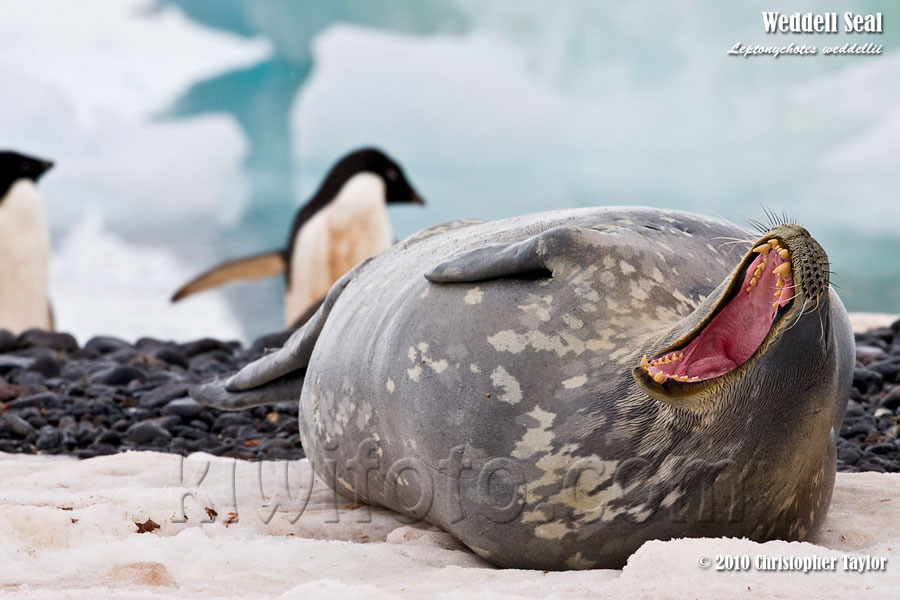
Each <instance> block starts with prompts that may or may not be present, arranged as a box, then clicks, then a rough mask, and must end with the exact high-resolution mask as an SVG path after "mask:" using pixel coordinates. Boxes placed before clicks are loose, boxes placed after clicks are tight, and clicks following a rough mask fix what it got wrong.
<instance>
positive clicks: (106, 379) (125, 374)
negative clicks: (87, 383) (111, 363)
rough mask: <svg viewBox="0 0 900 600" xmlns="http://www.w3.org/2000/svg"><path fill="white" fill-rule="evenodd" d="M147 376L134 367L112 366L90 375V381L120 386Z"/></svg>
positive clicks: (141, 379)
mask: <svg viewBox="0 0 900 600" xmlns="http://www.w3.org/2000/svg"><path fill="white" fill-rule="evenodd" d="M146 378H147V376H146V375H144V373H143V372H141V371H139V370H138V369H136V368H134V367H113V368H111V369H104V370H103V371H100V372H99V373H95V374H94V375H93V376H91V382H92V383H95V382H96V383H102V384H106V385H110V386H121V385H126V384H128V383H131V382H132V381H143V380H144V379H146Z"/></svg>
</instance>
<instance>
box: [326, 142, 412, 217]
mask: <svg viewBox="0 0 900 600" xmlns="http://www.w3.org/2000/svg"><path fill="white" fill-rule="evenodd" d="M360 173H373V174H375V175H377V176H379V177H381V179H382V180H383V181H384V185H385V196H386V200H387V201H388V202H389V203H412V204H425V201H424V200H423V199H422V197H421V196H420V195H419V194H418V192H416V190H415V189H413V187H412V185H411V184H410V183H409V181H408V180H407V179H406V175H405V174H404V173H403V169H402V168H401V167H400V165H398V164H397V163H396V162H395V161H394V160H393V159H392V158H391V157H390V156H388V155H387V154H385V153H384V152H382V151H381V150H379V149H377V148H362V149H360V150H356V151H354V152H351V153H350V154H347V155H346V156H344V157H343V158H342V159H341V160H339V161H338V162H337V164H336V165H334V167H332V168H331V171H330V172H329V173H328V176H327V177H326V178H325V183H324V184H323V185H322V190H321V192H320V193H322V192H324V195H326V196H331V197H333V196H334V195H336V194H337V191H338V190H339V189H340V188H341V186H343V185H344V184H345V183H347V181H348V180H349V179H350V178H351V177H353V176H354V175H358V174H360ZM326 189H327V191H326Z"/></svg>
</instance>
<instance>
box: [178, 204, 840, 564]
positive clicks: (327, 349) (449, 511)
mask: <svg viewBox="0 0 900 600" xmlns="http://www.w3.org/2000/svg"><path fill="white" fill-rule="evenodd" d="M760 230H761V233H762V235H759V236H757V235H753V234H750V233H748V232H747V231H745V230H743V229H741V228H739V227H737V226H735V225H731V224H729V223H727V222H724V221H720V220H716V219H711V218H707V217H703V216H699V215H694V214H689V213H685V212H677V211H668V210H666V211H663V210H657V209H650V208H633V207H610V208H590V209H579V210H565V211H555V212H548V213H542V214H536V215H528V216H522V217H517V218H511V219H506V220H502V221H496V222H490V223H480V222H472V221H461V222H453V223H448V224H445V225H441V226H438V227H434V228H432V229H427V230H425V231H422V232H420V233H418V234H416V235H413V236H412V237H410V238H407V239H406V240H404V241H402V242H400V243H399V244H397V245H396V246H394V247H392V248H391V249H389V250H387V251H386V252H384V253H382V254H380V255H378V256H376V257H374V258H372V259H370V260H368V261H367V262H364V263H362V264H360V265H359V266H358V267H356V268H355V269H354V270H353V271H351V272H349V273H348V274H347V275H346V276H344V277H343V278H342V279H341V280H339V281H338V282H337V283H336V284H335V286H334V287H333V288H332V289H331V291H330V292H329V293H328V295H327V297H326V299H325V301H324V303H323V304H322V306H321V307H320V308H319V310H318V312H317V313H316V314H315V315H313V317H312V318H311V319H310V320H309V322H307V323H306V325H304V327H303V328H301V329H299V330H298V331H297V332H296V333H295V334H294V335H293V336H292V337H291V338H290V339H289V340H288V341H287V343H286V344H285V346H284V347H283V348H281V349H280V350H278V351H276V352H273V353H272V354H269V355H267V356H265V357H263V358H261V359H259V360H258V361H256V362H254V363H251V364H249V365H248V366H246V367H245V368H244V369H242V370H241V371H240V372H238V373H237V374H236V375H233V376H232V377H230V378H228V379H225V380H220V381H214V382H211V383H208V384H204V385H201V386H199V387H197V388H195V389H194V390H192V394H193V395H194V396H195V397H196V398H197V399H198V400H200V401H202V402H205V403H207V404H211V405H214V406H218V407H221V408H225V409H240V408H245V407H247V406H253V405H256V404H260V403H268V402H275V401H282V400H285V399H290V398H299V401H300V436H301V440H302V442H303V447H304V449H305V451H306V453H307V455H308V456H309V458H310V460H311V462H312V464H313V467H314V469H315V470H316V472H317V473H318V475H319V476H320V477H322V478H323V479H324V480H325V482H326V483H328V484H329V485H330V486H332V487H333V489H335V490H336V491H337V492H339V493H340V494H342V495H346V496H349V497H355V498H357V499H359V500H362V501H365V502H368V503H372V504H378V505H383V506H386V507H388V508H391V509H393V510H395V511H397V512H399V513H402V514H403V515H405V516H406V518H407V519H426V520H427V521H429V522H431V523H433V524H436V525H438V526H440V527H441V528H443V529H445V530H446V531H448V532H450V533H451V534H453V535H454V536H456V537H457V538H458V539H459V540H460V541H462V542H463V543H464V544H466V545H467V546H468V547H469V548H471V549H472V550H473V551H475V552H476V553H477V554H479V555H480V556H482V557H484V558H485V559H487V560H488V561H490V562H492V563H494V564H496V565H498V566H502V567H516V568H533V569H569V568H575V569H580V568H613V567H621V566H622V565H623V564H624V563H625V561H626V559H627V558H628V556H629V555H630V554H631V553H633V552H634V551H635V550H637V548H638V547H639V546H640V545H641V544H642V543H644V542H645V541H647V540H651V539H661V540H665V539H670V538H675V537H716V536H729V537H748V538H750V539H753V540H758V541H764V540H770V539H776V538H777V539H784V540H802V539H806V538H808V537H809V536H810V535H812V534H813V533H814V532H815V531H816V530H817V528H818V527H819V526H820V525H821V523H822V520H823V518H824V517H825V513H826V511H827V509H828V505H829V503H830V501H831V492H832V486H833V483H834V475H835V461H836V448H835V442H836V433H837V432H838V431H839V428H840V422H841V419H842V418H843V412H844V408H845V405H846V401H847V398H848V395H849V387H850V383H851V377H852V370H853V364H854V342H853V336H852V333H851V329H850V325H849V320H848V317H847V313H846V311H845V309H844V307H843V305H842V304H841V301H840V300H839V299H838V297H837V295H836V294H835V293H834V292H833V291H832V290H831V289H830V287H829V270H828V258H827V256H826V254H825V252H824V251H823V250H822V248H821V247H820V246H819V244H818V243H817V242H816V241H815V240H814V239H813V238H812V237H811V236H810V234H809V232H807V230H806V229H804V228H803V227H800V226H799V225H793V224H789V223H786V222H782V221H781V220H776V221H774V222H772V223H771V224H770V225H769V226H760Z"/></svg>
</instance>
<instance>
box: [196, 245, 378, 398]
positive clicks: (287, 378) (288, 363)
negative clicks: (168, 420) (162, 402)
mask: <svg viewBox="0 0 900 600" xmlns="http://www.w3.org/2000/svg"><path fill="white" fill-rule="evenodd" d="M367 262H368V260H365V261H363V262H362V263H360V264H359V265H357V266H356V267H355V268H353V269H352V270H351V271H349V272H348V273H347V274H345V275H344V276H343V277H341V278H340V279H339V280H338V281H337V282H336V283H335V284H334V285H333V286H332V287H331V289H330V290H329V291H328V294H327V295H326V296H325V300H324V301H323V302H322V305H321V306H320V307H319V310H317V311H316V312H315V314H314V315H313V316H312V317H310V319H309V321H307V322H306V323H305V324H304V325H303V327H301V328H300V329H298V330H297V331H296V332H294V334H293V335H292V336H291V337H290V338H288V340H287V342H285V344H284V346H282V347H281V348H280V349H279V350H276V351H275V352H273V353H271V354H267V355H266V356H263V357H262V358H260V359H258V360H256V361H254V362H252V363H250V364H249V365H247V366H246V367H244V368H243V369H241V370H240V371H238V372H237V373H235V374H234V375H232V376H231V377H229V378H227V379H217V380H214V381H211V382H208V383H204V384H201V385H198V386H195V387H193V388H191V390H190V393H191V396H192V397H193V398H194V399H195V400H197V402H200V403H201V404H206V405H209V406H214V407H216V408H221V409H222V410H242V409H244V408H249V407H251V406H259V405H261V404H273V403H276V402H284V401H286V400H299V399H300V390H301V389H302V388H303V377H304V375H305V374H306V367H307V365H309V357H310V356H311V355H312V351H313V348H314V347H315V345H316V340H318V339H319V334H320V333H321V332H322V328H323V327H324V326H325V321H326V320H328V315H329V314H330V313H331V309H332V308H333V307H334V303H335V302H336V301H337V299H338V297H339V296H340V295H341V292H343V291H344V288H346V287H347V284H348V283H350V281H351V280H352V279H353V276H354V275H355V274H356V270H357V269H359V268H360V267H362V266H363V265H365V264H366V263H367Z"/></svg>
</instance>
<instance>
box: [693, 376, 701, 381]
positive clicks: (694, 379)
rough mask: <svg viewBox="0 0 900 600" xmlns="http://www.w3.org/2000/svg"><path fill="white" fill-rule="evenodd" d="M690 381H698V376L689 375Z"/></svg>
mask: <svg viewBox="0 0 900 600" xmlns="http://www.w3.org/2000/svg"><path fill="white" fill-rule="evenodd" d="M691 381H700V378H699V377H691Z"/></svg>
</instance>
